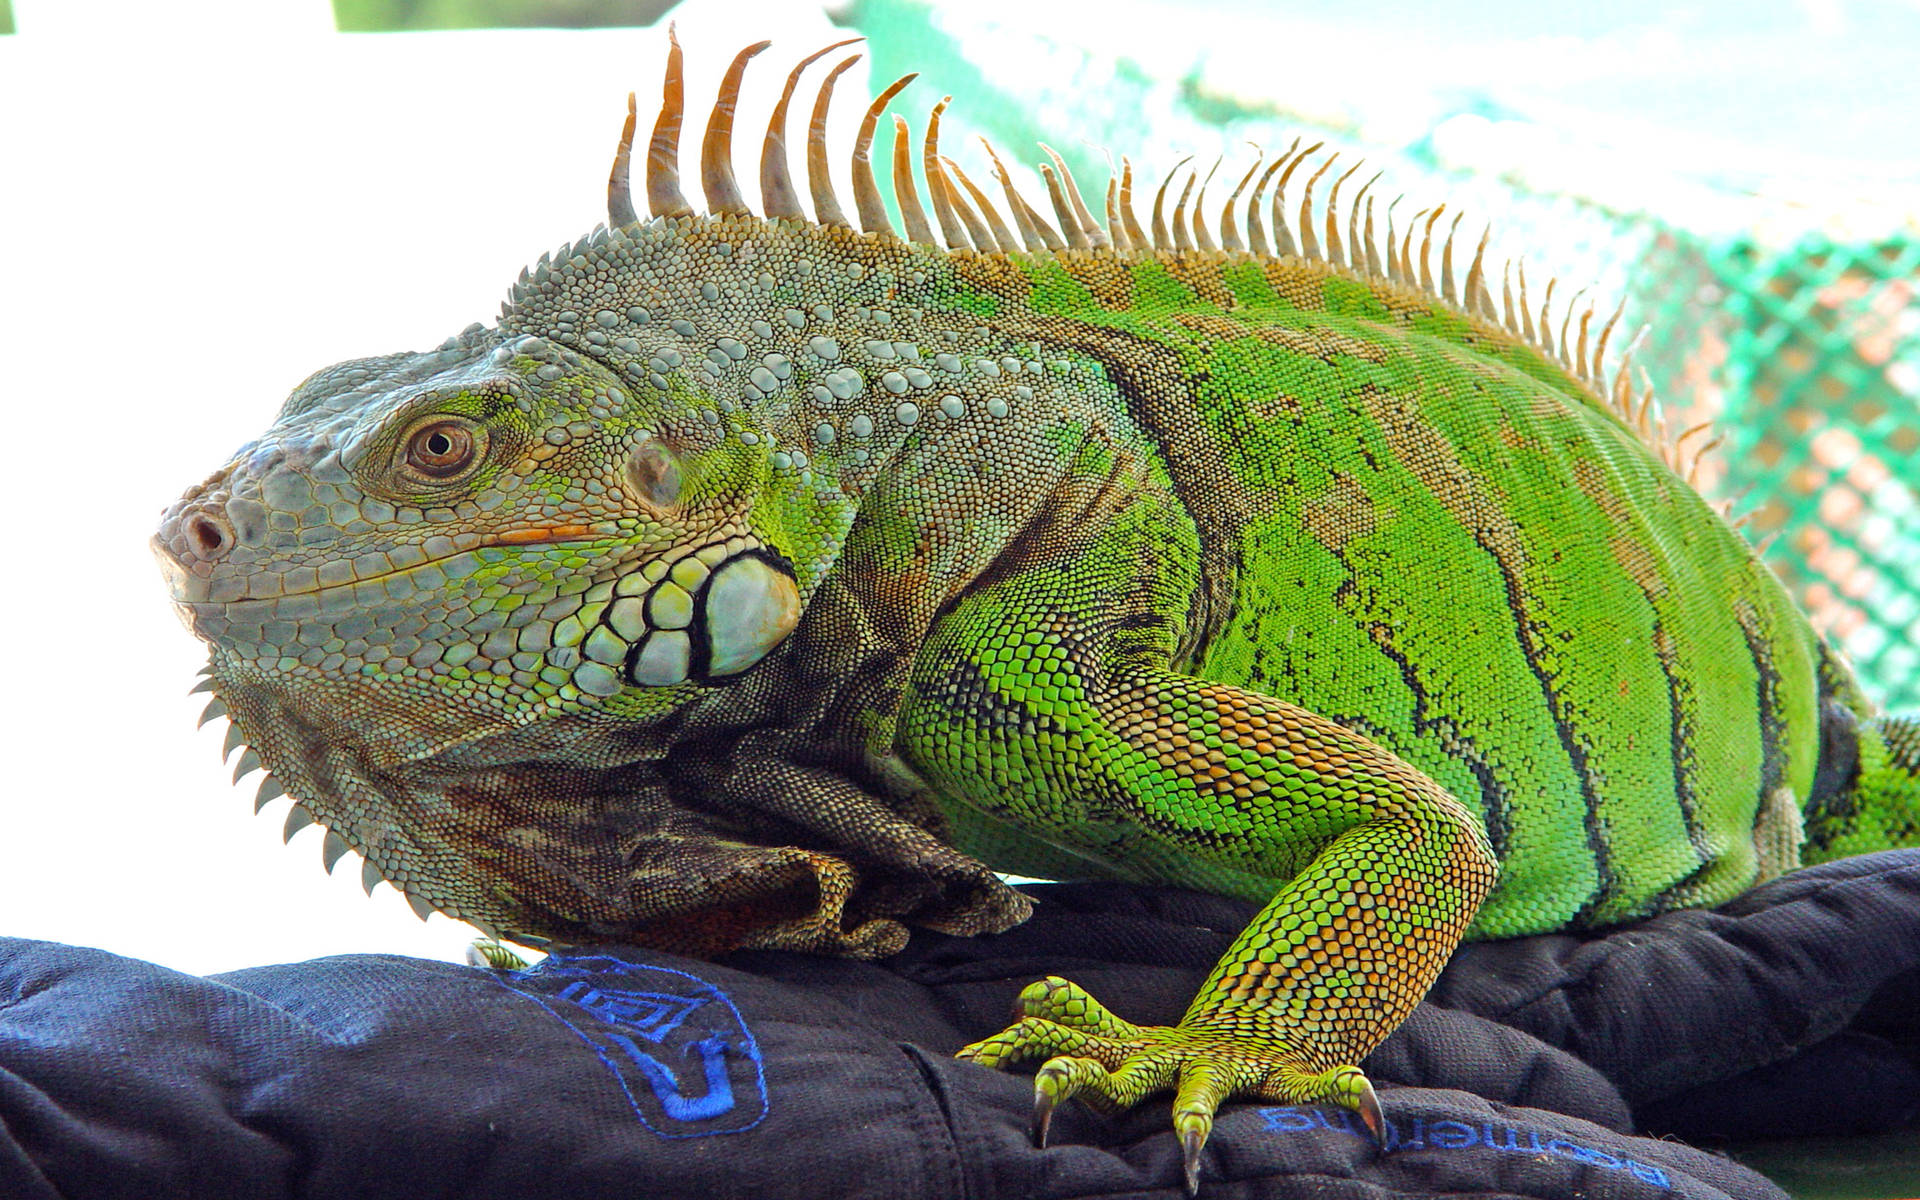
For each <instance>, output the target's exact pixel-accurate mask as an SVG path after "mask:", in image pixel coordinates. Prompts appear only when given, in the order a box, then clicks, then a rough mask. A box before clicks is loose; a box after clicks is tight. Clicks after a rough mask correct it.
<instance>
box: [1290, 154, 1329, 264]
mask: <svg viewBox="0 0 1920 1200" xmlns="http://www.w3.org/2000/svg"><path fill="white" fill-rule="evenodd" d="M1338 161H1340V152H1339V151H1338V150H1335V151H1334V152H1333V153H1332V154H1329V155H1327V161H1326V162H1324V163H1321V164H1320V169H1319V170H1318V171H1315V172H1314V173H1313V174H1312V175H1310V176H1308V177H1307V187H1306V191H1305V192H1304V193H1302V195H1301V197H1300V253H1301V255H1302V256H1303V257H1306V258H1319V257H1321V255H1320V239H1319V237H1318V236H1317V235H1316V234H1315V233H1314V231H1313V226H1314V220H1313V185H1314V184H1316V183H1319V182H1320V177H1321V176H1322V175H1325V174H1326V173H1327V172H1328V171H1330V170H1332V169H1333V164H1334V163H1336V162H1338ZM1281 182H1282V183H1285V182H1286V181H1285V180H1282V181H1281Z"/></svg>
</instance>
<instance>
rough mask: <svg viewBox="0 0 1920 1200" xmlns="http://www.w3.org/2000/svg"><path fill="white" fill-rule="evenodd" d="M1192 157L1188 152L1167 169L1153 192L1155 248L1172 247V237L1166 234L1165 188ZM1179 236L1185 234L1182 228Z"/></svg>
mask: <svg viewBox="0 0 1920 1200" xmlns="http://www.w3.org/2000/svg"><path fill="white" fill-rule="evenodd" d="M1192 159H1193V155H1191V154H1189V155H1187V157H1186V158H1183V159H1181V160H1180V161H1179V162H1177V163H1175V164H1173V170H1171V171H1168V172H1167V177H1166V178H1165V179H1162V180H1161V181H1160V190H1159V191H1157V192H1155V193H1154V194H1153V246H1154V249H1156V250H1172V249H1173V248H1174V246H1173V238H1172V237H1170V236H1168V234H1167V216H1166V207H1167V188H1168V187H1170V186H1171V185H1172V184H1173V181H1174V180H1175V179H1177V178H1179V176H1180V168H1181V167H1184V166H1186V165H1187V163H1188V162H1190V161H1192ZM1187 186H1188V187H1192V186H1193V184H1192V183H1191V182H1189V183H1188V184H1187ZM1178 220H1179V218H1178V217H1177V216H1176V217H1175V221H1176V223H1178ZM1181 236H1182V237H1185V236H1186V234H1185V231H1184V230H1183V231H1182V232H1181Z"/></svg>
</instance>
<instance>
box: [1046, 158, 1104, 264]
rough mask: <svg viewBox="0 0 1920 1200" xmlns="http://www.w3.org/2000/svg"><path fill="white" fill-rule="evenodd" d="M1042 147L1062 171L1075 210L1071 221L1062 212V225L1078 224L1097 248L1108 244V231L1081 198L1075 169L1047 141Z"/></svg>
mask: <svg viewBox="0 0 1920 1200" xmlns="http://www.w3.org/2000/svg"><path fill="white" fill-rule="evenodd" d="M1040 149H1042V150H1044V151H1046V154H1047V157H1048V158H1050V159H1052V160H1053V165H1054V169H1055V170H1057V171H1059V172H1060V181H1061V182H1062V183H1064V184H1066V186H1067V203H1068V205H1069V206H1071V208H1072V210H1073V219H1072V220H1071V221H1069V220H1068V219H1067V214H1066V213H1065V212H1062V213H1061V214H1060V223H1061V225H1062V226H1065V225H1069V224H1078V225H1079V227H1080V232H1081V233H1082V234H1084V235H1085V236H1086V241H1087V243H1088V244H1089V245H1090V246H1092V247H1094V248H1095V249H1098V248H1100V247H1103V246H1106V245H1108V241H1107V235H1106V232H1105V231H1104V230H1102V229H1101V228H1100V222H1098V221H1096V220H1094V219H1093V213H1092V212H1090V211H1088V209H1087V202H1086V201H1085V200H1082V199H1081V198H1080V185H1079V184H1078V183H1076V182H1074V178H1073V171H1072V170H1071V169H1070V168H1069V167H1068V166H1067V162H1066V160H1065V159H1063V158H1061V157H1060V155H1059V154H1058V153H1056V152H1055V150H1054V148H1053V147H1052V146H1049V145H1047V144H1046V143H1045V142H1041V143H1040ZM1056 207H1057V206H1056Z"/></svg>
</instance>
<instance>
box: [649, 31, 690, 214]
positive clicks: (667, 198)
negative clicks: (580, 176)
mask: <svg viewBox="0 0 1920 1200" xmlns="http://www.w3.org/2000/svg"><path fill="white" fill-rule="evenodd" d="M685 67H686V57H685V56H684V55H683V54H681V53H680V37H679V34H678V33H677V32H676V31H675V29H674V27H673V25H671V24H669V25H668V26H667V77H666V81H665V82H664V83H663V84H662V85H661V87H660V115H659V116H658V117H657V118H655V119H654V122H653V137H652V138H651V139H650V140H649V141H648V142H647V211H648V212H649V213H651V214H652V215H653V216H656V217H677V216H682V215H684V214H687V213H691V212H692V211H693V209H692V207H691V206H689V205H688V204H687V198H686V197H685V196H683V195H681V194H680V120H681V117H682V116H683V115H684V114H685V112H686V99H687V94H686V85H685V81H684V72H685Z"/></svg>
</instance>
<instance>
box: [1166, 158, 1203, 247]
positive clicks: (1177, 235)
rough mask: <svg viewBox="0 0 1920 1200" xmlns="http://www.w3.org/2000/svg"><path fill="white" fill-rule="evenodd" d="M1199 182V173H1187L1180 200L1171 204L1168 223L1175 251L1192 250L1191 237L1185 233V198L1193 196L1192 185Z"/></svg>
mask: <svg viewBox="0 0 1920 1200" xmlns="http://www.w3.org/2000/svg"><path fill="white" fill-rule="evenodd" d="M1199 181H1200V172H1198V171H1189V172H1188V173H1187V186H1185V187H1183V188H1181V189H1180V198H1179V199H1178V200H1176V201H1174V204H1173V218H1172V220H1171V221H1170V222H1169V223H1170V224H1171V225H1172V226H1173V248H1174V249H1175V250H1176V251H1179V250H1192V249H1193V235H1192V234H1191V233H1189V232H1187V198H1188V197H1189V196H1191V195H1193V185H1194V184H1196V183H1198V182H1199Z"/></svg>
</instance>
